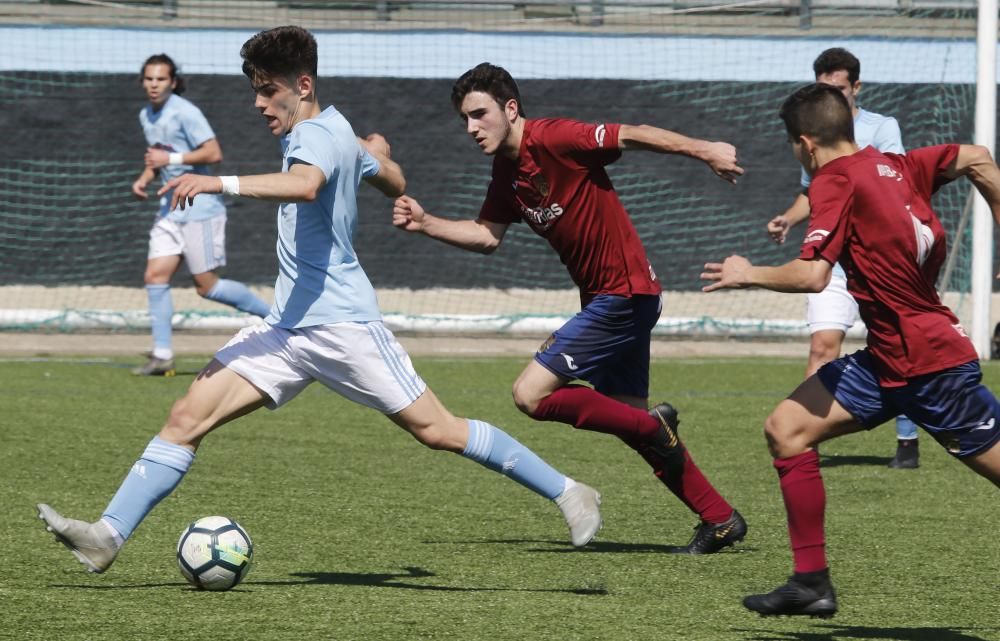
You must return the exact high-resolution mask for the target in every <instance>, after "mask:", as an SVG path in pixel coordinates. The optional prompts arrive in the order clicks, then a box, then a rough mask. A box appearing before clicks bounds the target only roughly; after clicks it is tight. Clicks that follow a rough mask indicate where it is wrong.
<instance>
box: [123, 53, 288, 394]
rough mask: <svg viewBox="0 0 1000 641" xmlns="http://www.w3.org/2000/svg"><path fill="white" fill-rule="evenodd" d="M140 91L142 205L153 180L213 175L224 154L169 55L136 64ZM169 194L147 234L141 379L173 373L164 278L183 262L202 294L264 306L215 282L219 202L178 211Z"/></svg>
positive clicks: (238, 286) (251, 307)
mask: <svg viewBox="0 0 1000 641" xmlns="http://www.w3.org/2000/svg"><path fill="white" fill-rule="evenodd" d="M142 87H143V89H144V90H145V91H146V97H147V98H149V104H148V105H146V106H145V107H143V108H142V110H141V111H140V112H139V122H140V124H141V125H142V130H143V133H144V134H145V135H146V142H147V144H148V145H149V146H148V147H147V149H146V155H145V166H144V167H143V170H142V174H140V176H139V178H138V179H136V181H135V182H134V183H132V192H133V193H134V194H135V195H136V197H138V198H140V199H142V200H146V199H147V198H148V195H147V193H146V189H147V187H148V186H149V183H150V182H151V181H152V180H153V179H154V178H156V176H157V175H159V177H160V178H161V179H162V180H163V182H164V183H166V182H167V181H169V180H170V179H171V178H176V177H177V176H180V175H181V174H183V173H186V172H194V173H197V174H200V175H205V176H209V175H211V174H210V172H209V170H208V165H213V164H216V163H219V162H221V161H222V148H221V147H220V146H219V141H218V140H216V137H215V132H214V131H212V127H211V126H210V125H209V124H208V120H207V119H206V118H205V116H204V114H202V113H201V110H200V109H198V107H196V106H195V105H194V104H193V103H192V102H191V101H189V100H186V99H185V98H182V97H181V96H180V95H179V94H181V93H183V92H184V79H183V78H182V77H181V76H180V75H179V74H178V73H177V65H176V64H174V61H173V60H172V59H171V58H170V56H168V55H166V54H162V53H161V54H157V55H154V56H150V57H149V58H148V59H147V60H146V62H144V63H143V65H142ZM169 203H170V194H169V193H168V194H166V195H164V196H163V197H161V198H160V209H159V212H158V213H157V216H156V222H155V223H154V224H153V228H152V230H151V231H150V232H149V255H148V259H147V262H146V272H145V274H144V277H143V279H144V281H145V283H146V293H147V296H148V297H149V316H150V320H151V323H152V326H153V350H152V353H151V354H150V357H149V360H148V361H147V362H146V364H145V365H143V366H142V367H137V368H136V369H134V370H132V373H133V374H137V375H142V376H154V375H172V374H173V373H174V360H173V358H174V353H173V347H172V343H171V334H172V328H171V319H172V317H173V315H174V308H173V303H172V300H171V297H170V278H171V277H172V276H173V275H174V273H175V272H176V271H177V269H178V268H179V267H180V264H181V257H183V258H184V260H185V261H186V262H187V266H188V270H189V271H190V272H191V276H192V278H193V280H194V285H195V289H196V290H197V292H198V294H199V295H200V296H203V297H205V298H208V299H210V300H214V301H216V302H219V303H223V304H225V305H229V306H231V307H235V308H236V309H238V310H240V311H243V312H246V313H248V314H253V315H255V316H261V317H263V316H266V315H267V313H268V310H269V309H270V307H269V306H268V305H267V304H266V303H264V301H262V300H260V299H259V298H257V296H255V295H254V294H253V293H252V292H251V291H250V290H249V289H248V288H247V286H246V285H244V284H243V283H239V282H236V281H234V280H227V279H222V278H219V276H218V275H217V274H216V273H215V270H216V269H218V268H219V267H221V266H223V265H225V264H226V207H225V205H223V204H222V197H221V196H215V195H212V196H205V197H203V198H199V199H198V202H197V203H193V204H192V206H191V207H188V208H187V209H184V210H175V211H170V209H169Z"/></svg>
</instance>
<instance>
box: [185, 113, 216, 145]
mask: <svg viewBox="0 0 1000 641" xmlns="http://www.w3.org/2000/svg"><path fill="white" fill-rule="evenodd" d="M183 116H184V121H183V122H184V136H185V137H186V138H187V140H188V144H190V145H191V149H197V148H198V147H200V146H201V145H203V144H205V143H206V142H208V141H209V140H211V139H213V138H215V132H214V131H212V126H211V125H210V124H208V119H207V118H205V114H203V113H201V109H198V108H197V107H195V106H194V105H189V107H188V108H186V109H185V110H184V112H183Z"/></svg>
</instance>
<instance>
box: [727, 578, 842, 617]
mask: <svg viewBox="0 0 1000 641" xmlns="http://www.w3.org/2000/svg"><path fill="white" fill-rule="evenodd" d="M818 583H819V585H816V586H808V585H805V584H803V583H801V582H800V581H799V580H797V577H796V576H792V578H790V579H789V580H788V583H786V584H784V585H782V586H780V587H778V588H775V589H774V590H773V591H772V592H768V593H767V594H751V595H750V596H748V597H746V598H744V599H743V607H745V608H746V609H748V610H753V611H754V612H756V613H757V614H759V615H761V616H762V617H771V616H809V617H816V618H819V619H829V618H830V617H832V616H833V615H834V614H836V613H837V595H836V594H835V593H834V591H833V584H832V583H830V579H829V577H825V578H823V579H822V580H821V581H819V582H818Z"/></svg>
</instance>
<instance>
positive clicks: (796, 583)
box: [743, 352, 895, 616]
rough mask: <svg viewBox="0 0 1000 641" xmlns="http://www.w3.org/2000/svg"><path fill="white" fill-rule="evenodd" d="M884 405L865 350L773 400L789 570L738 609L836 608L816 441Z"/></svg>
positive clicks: (869, 417)
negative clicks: (776, 584) (775, 402)
mask: <svg viewBox="0 0 1000 641" xmlns="http://www.w3.org/2000/svg"><path fill="white" fill-rule="evenodd" d="M894 413H895V410H894V409H893V408H887V407H886V406H885V403H884V399H883V398H882V391H881V388H880V387H879V385H878V379H877V377H876V375H875V373H874V365H873V364H872V361H871V359H870V358H869V357H868V355H867V353H866V352H858V353H857V354H854V355H851V356H847V357H844V358H841V359H838V360H836V361H833V362H832V363H829V364H828V365H826V366H825V367H823V368H821V369H820V371H819V372H818V373H817V374H816V375H814V376H811V377H809V378H808V379H806V381H805V382H803V383H802V384H801V385H799V387H798V388H797V389H796V390H795V391H794V392H793V393H792V394H791V396H789V397H788V398H787V399H785V400H784V401H782V402H781V403H779V404H778V406H777V407H776V408H775V410H774V411H773V412H772V413H771V415H770V416H769V417H768V418H767V421H766V422H765V435H766V437H767V442H768V447H769V449H770V451H771V455H772V456H773V457H774V468H775V470H776V471H777V472H778V478H779V483H780V486H781V494H782V498H783V499H784V503H785V510H786V513H787V517H788V534H789V539H790V543H791V548H792V557H793V563H794V571H793V575H792V577H791V579H790V580H789V581H788V582H787V583H786V584H784V585H782V586H780V587H778V588H777V589H775V590H773V591H772V592H769V593H767V594H756V595H752V596H748V597H747V598H746V599H744V600H743V604H744V606H746V607H747V608H749V609H751V610H753V611H755V612H758V613H760V614H763V615H778V614H787V615H796V614H800V615H813V616H830V615H832V614H834V613H835V612H836V611H837V602H836V596H835V594H834V590H833V585H832V583H831V582H830V574H829V567H828V563H827V559H826V536H825V532H824V519H825V514H826V491H825V489H824V487H823V477H822V475H821V474H820V468H819V453H818V451H817V449H816V448H817V447H818V445H819V444H820V443H821V442H823V441H826V440H829V439H831V438H836V437H838V436H843V435H845V434H850V433H853V432H857V431H860V430H863V429H865V428H866V427H868V428H871V427H874V426H876V425H879V424H881V423H882V422H884V421H886V420H888V419H889V418H890V417H891V416H893V414H894Z"/></svg>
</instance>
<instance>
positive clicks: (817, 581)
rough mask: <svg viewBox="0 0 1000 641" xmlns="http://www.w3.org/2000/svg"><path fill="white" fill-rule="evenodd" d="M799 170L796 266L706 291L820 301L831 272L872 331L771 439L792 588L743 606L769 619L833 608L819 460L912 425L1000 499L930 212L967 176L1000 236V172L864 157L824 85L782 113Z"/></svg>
mask: <svg viewBox="0 0 1000 641" xmlns="http://www.w3.org/2000/svg"><path fill="white" fill-rule="evenodd" d="M781 118H782V120H784V121H785V127H786V128H787V130H788V135H789V140H790V141H791V143H792V149H793V151H794V153H795V156H796V158H797V159H798V160H799V162H801V164H802V166H803V167H804V168H805V169H806V171H807V172H809V174H810V175H812V177H813V180H812V185H811V186H810V188H809V202H810V204H811V206H812V214H811V217H810V220H809V230H808V232H807V234H806V237H805V240H804V241H803V243H802V249H801V252H800V253H799V257H798V259H796V260H793V261H791V262H789V263H786V264H784V265H781V266H778V267H755V266H753V265H751V264H750V262H749V261H747V260H746V259H745V258H743V257H741V256H730V257H729V258H727V259H726V260H725V262H723V263H708V264H706V265H705V272H704V273H703V274H702V278H704V279H706V280H709V281H714V282H712V284H710V285H708V286H706V287H705V288H704V289H705V291H714V290H717V289H721V288H742V287H764V288H766V289H771V290H775V291H781V292H818V291H820V290H822V289H823V288H824V287H825V286H826V284H827V282H828V281H829V279H830V273H831V269H832V266H833V264H834V263H836V262H837V261H840V264H841V265H843V267H844V269H845V271H846V272H847V286H848V290H849V291H850V292H851V295H852V296H854V298H855V299H856V300H857V301H858V307H859V310H860V313H861V318H862V319H863V320H864V322H865V325H866V326H867V328H868V345H867V347H866V348H865V349H863V350H860V351H858V352H855V353H854V354H851V355H849V356H845V357H843V358H841V359H838V360H835V361H833V362H831V363H828V364H827V365H825V366H823V367H822V368H820V369H819V371H818V372H817V373H816V374H814V375H813V376H811V377H810V378H809V379H807V380H806V381H805V382H804V383H802V384H801V385H800V386H799V387H798V389H796V390H795V391H794V392H792V394H791V396H789V397H788V398H787V399H785V400H784V401H782V402H781V403H780V404H779V405H778V406H777V407H776V408H775V409H774V411H773V412H772V413H771V415H770V416H769V417H768V419H767V421H766V423H765V425H764V430H765V433H766V436H767V442H768V446H769V447H770V449H771V454H772V455H773V456H774V467H775V469H776V470H777V471H778V477H779V479H780V484H781V493H782V496H783V498H784V501H785V508H786V510H787V513H788V532H789V537H790V539H791V547H792V556H793V558H794V566H795V568H794V574H793V575H792V577H791V579H790V580H789V581H788V582H787V583H786V584H784V585H782V586H780V587H779V588H777V589H776V590H774V591H772V592H770V593H768V594H756V595H752V596H748V597H746V598H745V599H744V600H743V604H744V605H745V606H746V607H747V608H749V609H750V610H753V611H755V612H759V613H760V614H762V615H779V614H785V615H789V614H802V615H813V616H831V615H833V614H834V613H835V612H836V611H837V598H836V594H835V593H834V589H833V584H832V583H831V582H830V573H829V568H828V565H827V561H826V551H825V545H826V544H825V536H824V532H823V518H824V512H825V508H826V498H825V492H824V488H823V479H822V476H821V475H820V469H819V455H818V453H817V451H816V448H817V446H818V445H819V444H820V443H821V442H823V441H825V440H827V439H831V438H835V437H837V436H843V435H844V434H850V433H852V432H858V431H860V430H866V429H872V428H874V427H876V426H878V425H880V424H882V423H884V422H886V421H888V420H889V419H891V418H893V417H894V416H897V415H898V414H903V413H905V414H906V415H907V416H909V417H911V418H912V419H913V420H914V421H915V422H916V423H917V424H918V425H921V426H922V427H923V428H924V429H925V430H926V431H927V432H928V433H929V434H930V435H931V436H932V437H934V438H935V439H936V440H937V441H938V442H939V443H941V445H943V446H944V447H945V449H946V450H947V451H948V452H949V453H950V454H952V455H953V456H955V457H956V458H958V459H959V460H961V461H962V462H963V463H965V464H966V465H967V466H969V467H970V468H972V469H973V470H974V471H976V472H978V473H979V474H981V475H982V476H984V477H986V478H987V479H989V480H990V481H992V482H993V483H994V484H996V485H1000V446H998V445H997V443H998V441H1000V425H998V424H997V419H998V418H1000V403H998V402H997V399H996V398H995V397H994V396H993V394H992V393H991V392H990V391H989V390H988V389H987V388H986V387H985V386H983V385H982V383H981V380H982V373H981V372H980V369H979V360H978V356H977V354H976V350H975V349H974V348H973V345H972V342H971V341H970V340H969V339H968V337H967V336H966V335H965V332H964V331H963V330H962V327H961V326H960V325H959V322H958V319H957V318H956V317H955V315H954V314H953V313H952V312H951V310H950V309H948V308H947V307H945V306H944V305H943V304H942V303H941V299H940V298H939V297H938V294H937V291H936V290H935V289H934V283H935V280H936V279H937V275H938V271H939V270H940V269H941V264H942V263H943V262H944V260H945V254H946V250H945V232H944V228H943V227H942V225H941V222H940V221H939V220H938V217H937V215H936V214H935V213H934V211H933V210H932V209H931V205H930V199H931V196H932V195H933V194H934V192H936V191H937V190H938V188H940V187H941V186H942V185H944V184H946V183H948V182H950V181H952V180H954V179H956V178H958V177H960V176H966V177H967V178H969V179H970V180H971V181H972V183H973V184H974V185H975V186H976V188H977V189H978V190H979V192H980V193H981V194H982V195H983V196H984V197H985V198H986V200H987V201H988V202H989V204H990V208H991V209H992V211H993V217H994V219H995V220H997V222H1000V170H998V169H997V166H996V165H995V164H994V163H993V160H992V159H991V158H990V154H989V151H988V150H987V149H985V148H984V147H978V146H975V145H940V146H937V147H924V148H922V149H913V150H911V151H910V152H909V153H907V154H906V155H898V154H891V153H881V152H879V151H877V150H876V149H874V148H873V147H865V148H864V149H861V150H858V147H857V145H856V144H855V143H854V128H853V123H852V118H851V111H850V107H849V105H848V103H847V100H846V99H845V98H844V96H843V94H842V93H841V92H840V91H839V90H838V89H837V88H836V87H832V86H830V85H824V84H815V85H809V86H807V87H803V88H802V89H800V90H799V91H797V92H795V93H794V94H792V96H791V97H789V98H788V100H786V101H785V103H784V105H782V108H781Z"/></svg>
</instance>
